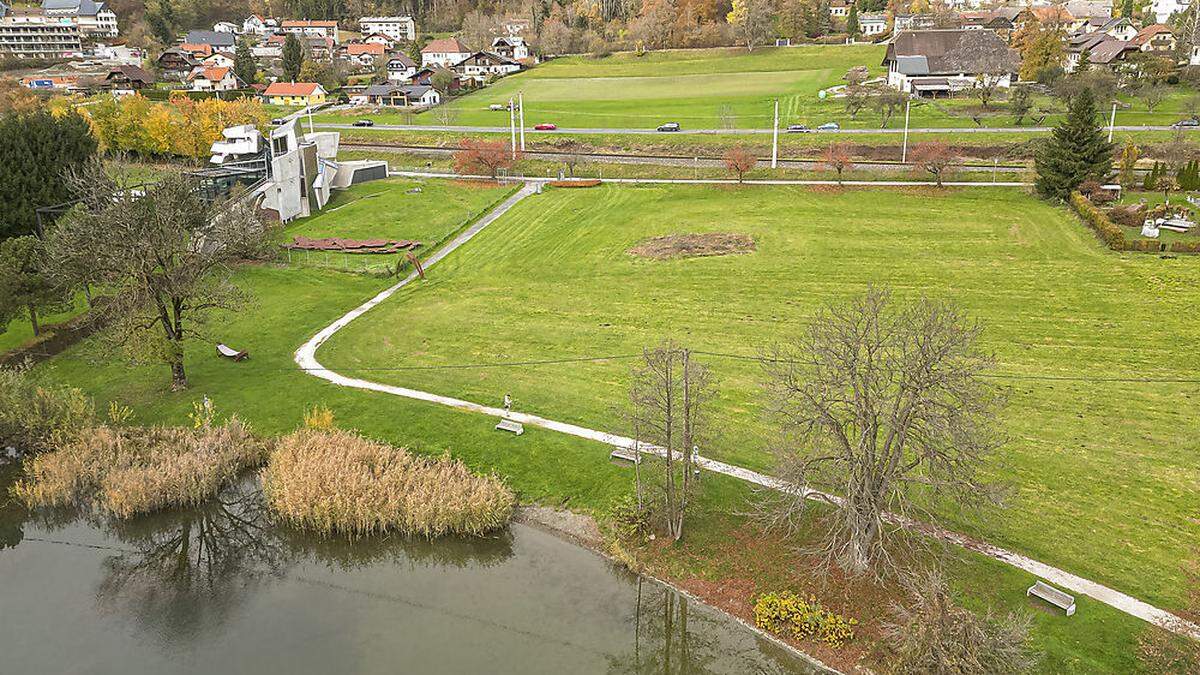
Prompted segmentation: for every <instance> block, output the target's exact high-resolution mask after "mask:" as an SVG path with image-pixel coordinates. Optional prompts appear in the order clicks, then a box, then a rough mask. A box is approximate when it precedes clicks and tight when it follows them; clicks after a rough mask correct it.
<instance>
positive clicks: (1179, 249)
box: [1171, 241, 1200, 253]
mask: <svg viewBox="0 0 1200 675" xmlns="http://www.w3.org/2000/svg"><path fill="white" fill-rule="evenodd" d="M1171 252H1172V253H1200V241H1176V242H1172V243H1171Z"/></svg>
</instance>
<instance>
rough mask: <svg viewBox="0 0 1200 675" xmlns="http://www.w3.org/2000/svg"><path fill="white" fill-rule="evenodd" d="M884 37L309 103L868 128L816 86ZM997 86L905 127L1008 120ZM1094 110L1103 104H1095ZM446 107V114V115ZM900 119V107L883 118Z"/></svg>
mask: <svg viewBox="0 0 1200 675" xmlns="http://www.w3.org/2000/svg"><path fill="white" fill-rule="evenodd" d="M884 52H885V48H884V47H883V46H882V45H849V46H848V45H802V46H797V47H787V48H775V47H765V48H759V49H755V50H754V51H752V52H748V51H746V50H745V49H742V48H720V49H689V50H672V51H665V52H647V53H645V54H643V55H641V56H638V55H637V54H634V53H630V52H626V53H620V54H614V55H612V56H609V57H606V58H602V59H597V58H592V57H590V56H575V57H567V58H560V59H553V60H551V61H548V62H546V63H543V64H540V65H538V66H536V67H534V68H532V69H530V70H527V71H525V72H523V73H519V74H516V75H512V76H509V77H506V78H504V79H501V80H499V81H498V82H496V83H494V84H492V85H490V86H488V87H486V88H483V89H481V90H479V91H475V92H471V93H469V94H466V95H464V96H462V97H459V98H457V99H455V100H453V101H452V102H450V103H449V104H448V108H449V109H450V110H451V111H453V112H452V113H445V112H442V111H440V112H434V113H423V114H418V115H412V114H408V113H402V112H375V113H373V114H364V111H363V110H353V109H351V110H347V111H342V112H340V113H339V112H332V113H324V114H318V115H316V117H315V118H316V119H317V120H318V121H321V122H342V123H348V122H349V121H351V120H354V119H359V118H361V117H369V118H371V119H373V120H375V121H376V122H377V123H386V124H410V123H411V124H444V123H446V122H449V123H451V124H459V125H466V126H508V112H507V111H504V110H501V111H493V110H490V109H489V106H490V105H492V104H506V103H507V102H508V101H509V99H510V98H512V99H515V98H516V97H517V95H518V93H522V92H523V93H524V96H525V124H526V125H527V126H529V127H532V126H533V125H534V124H538V123H541V122H553V123H555V124H557V125H559V126H560V127H573V128H586V127H594V128H605V127H608V128H621V129H645V128H653V127H656V126H658V125H659V124H661V123H663V122H668V121H674V122H679V123H680V124H681V125H683V126H684V127H685V128H692V129H717V128H724V127H727V126H732V127H734V128H739V129H745V128H760V129H761V128H768V127H770V126H771V120H772V112H773V111H772V106H773V102H774V100H775V99H779V103H780V122H781V124H784V125H787V124H808V125H809V126H816V125H818V124H822V123H824V122H829V121H836V122H838V123H839V124H841V126H842V127H843V128H858V129H871V128H878V127H880V126H881V125H882V124H884V118H883V117H882V116H881V115H880V114H878V113H876V112H873V111H872V110H871V108H870V107H869V106H868V107H867V108H866V109H865V110H863V111H861V112H860V113H858V114H857V115H855V116H851V115H849V114H848V113H847V112H846V110H845V104H844V101H843V100H842V99H840V98H837V97H833V96H829V97H827V98H824V99H822V98H820V96H819V92H821V91H822V90H825V89H828V88H829V87H833V86H835V85H840V84H845V80H844V79H843V76H844V75H845V74H846V71H847V70H849V69H850V68H852V67H854V66H860V65H861V66H867V67H868V68H869V69H870V72H871V74H872V76H880V75H883V74H884V73H883V68H882V67H881V61H882V60H883V55H884ZM1195 95H1196V92H1195V91H1194V90H1191V89H1188V88H1186V87H1182V86H1181V87H1176V88H1173V89H1172V91H1171V92H1170V94H1169V95H1168V97H1167V98H1166V99H1165V100H1164V101H1163V102H1162V103H1160V104H1159V105H1157V106H1156V107H1155V109H1154V110H1153V111H1148V110H1147V109H1146V108H1145V106H1144V104H1143V103H1142V102H1141V101H1140V100H1138V99H1135V98H1133V97H1131V96H1129V95H1127V94H1121V95H1120V96H1119V97H1118V98H1119V99H1120V100H1121V102H1122V107H1121V109H1120V110H1118V112H1117V124H1119V125H1142V124H1147V125H1166V124H1171V123H1173V122H1175V121H1177V120H1179V119H1180V118H1181V117H1186V116H1188V115H1186V114H1184V111H1185V110H1186V109H1188V108H1189V107H1192V108H1194V107H1195V105H1194V104H1192V103H1189V100H1190V99H1193V98H1194V97H1195ZM1004 98H1005V93H1004V92H1003V91H1001V92H1000V93H998V95H997V97H996V99H995V100H994V101H992V102H991V103H990V104H989V107H988V108H983V107H982V106H981V104H980V102H979V101H978V99H976V98H974V97H972V96H969V95H966V94H962V95H959V96H956V97H955V98H952V99H939V100H932V101H930V100H922V101H915V102H914V103H915V105H913V107H912V109H911V120H910V123H911V125H912V126H913V127H917V128H920V127H931V128H941V127H949V128H957V127H968V128H969V127H975V126H983V127H1009V126H1013V125H1014V119H1013V116H1012V114H1011V112H1010V111H1009V110H1008V108H1007V103H1006V102H1005V101H1004V100H1003V99H1004ZM1032 103H1033V112H1032V113H1031V114H1030V115H1029V116H1027V117H1026V120H1025V121H1024V124H1027V125H1028V124H1032V123H1033V121H1034V120H1035V119H1037V118H1039V117H1044V120H1043V124H1047V125H1050V124H1055V123H1056V122H1058V121H1059V120H1060V119H1061V118H1062V117H1063V113H1064V108H1063V106H1062V104H1061V102H1059V101H1057V100H1056V99H1053V98H1051V97H1050V96H1046V95H1037V96H1035V97H1034V99H1033V101H1032ZM1102 112H1103V113H1104V122H1105V123H1106V124H1107V122H1108V120H1109V111H1108V110H1103V111H1102ZM447 114H448V115H449V117H446V115H447ZM903 124H904V111H903V110H901V111H900V112H899V113H898V114H895V115H893V116H892V117H891V119H890V120H888V121H887V126H889V127H891V128H899V127H902V126H903Z"/></svg>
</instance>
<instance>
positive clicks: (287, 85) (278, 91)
mask: <svg viewBox="0 0 1200 675" xmlns="http://www.w3.org/2000/svg"><path fill="white" fill-rule="evenodd" d="M318 92H319V93H322V94H323V93H325V90H324V89H323V88H322V87H321V85H319V84H317V83H316V82H272V83H271V86H269V87H267V90H266V91H265V92H263V94H264V95H266V96H313V95H315V94H317V93H318Z"/></svg>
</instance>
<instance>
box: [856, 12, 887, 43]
mask: <svg viewBox="0 0 1200 675" xmlns="http://www.w3.org/2000/svg"><path fill="white" fill-rule="evenodd" d="M858 30H859V33H861V34H862V36H863V37H867V38H871V37H876V36H879V35H885V34H886V33H887V32H888V18H887V14H884V13H882V12H881V13H878V14H866V13H864V14H859V15H858Z"/></svg>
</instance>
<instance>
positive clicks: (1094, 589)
mask: <svg viewBox="0 0 1200 675" xmlns="http://www.w3.org/2000/svg"><path fill="white" fill-rule="evenodd" d="M536 191H537V183H535V182H528V183H526V184H525V186H524V187H523V188H521V190H520V191H518V192H517V193H516V194H514V195H512V196H511V197H509V198H508V199H507V200H505V201H504V203H502V204H501V205H500V206H498V207H497V208H496V209H495V210H494V211H492V212H491V213H489V214H487V215H486V216H484V217H483V218H481V219H480V220H479V222H477V223H475V224H474V225H472V226H471V227H470V228H469V229H467V231H465V232H463V233H462V234H460V235H459V236H458V237H456V238H455V239H454V240H453V241H451V242H450V243H449V244H447V245H446V246H445V247H443V248H441V249H439V250H438V251H437V252H436V253H434V254H433V255H432V256H431V257H430V258H429V259H428V260H427V261H426V262H425V264H424V267H425V269H426V270H428V269H429V268H430V267H433V265H434V264H435V263H437V262H438V261H439V260H441V259H443V258H445V257H446V255H448V254H449V253H450V252H452V251H454V250H455V249H457V248H458V247H459V246H462V245H463V244H465V243H466V242H467V241H469V240H470V239H471V238H472V237H474V236H475V235H476V234H478V233H479V232H480V231H481V230H483V228H485V227H487V226H488V225H489V224H491V223H492V222H494V221H495V220H496V219H497V218H499V217H500V216H501V215H503V214H504V213H506V212H507V211H508V210H509V209H511V208H512V207H513V206H514V205H516V204H517V202H519V201H521V200H522V199H524V198H526V197H528V196H529V195H531V194H534V193H535V192H536ZM416 279H417V274H416V273H415V272H414V273H412V274H410V275H409V276H408V277H406V278H405V279H404V280H403V281H400V282H399V283H397V284H395V285H394V286H392V287H390V288H388V289H387V290H385V291H383V292H381V293H379V294H378V295H376V296H375V297H373V298H371V299H370V300H368V301H366V302H365V303H363V304H362V305H360V306H358V307H356V308H354V309H352V310H350V311H349V312H348V313H347V314H346V315H345V316H343V317H341V318H340V319H338V320H337V321H334V322H333V323H332V324H330V325H329V326H327V327H325V328H324V329H322V330H321V331H320V332H319V333H317V334H316V335H314V336H313V337H312V338H311V339H310V340H309V341H308V342H305V343H304V344H303V345H301V346H300V348H299V349H297V350H296V354H295V361H296V363H297V364H298V365H299V366H300V368H301V369H302V370H304V371H305V372H307V373H309V374H310V375H314V376H316V377H319V378H321V379H323V380H327V381H329V382H332V383H333V384H336V385H338V386H341V387H349V388H353V389H361V390H366V391H377V392H381V393H385V394H391V395H393V396H401V397H404V398H410V399H414V400H418V401H426V402H429V403H436V404H438V405H444V406H449V407H451V408H455V409H457V410H462V411H466V412H471V413H476V414H481V415H487V416H489V417H493V418H508V419H511V420H515V421H517V422H520V423H521V424H527V425H529V426H533V427H539V428H542V429H548V430H550V431H555V432H558V433H563V434H568V435H571V436H575V437H577V438H584V439H587V440H591V441H597V442H599V443H602V444H604V445H607V446H611V447H618V448H623V449H627V450H631V451H633V452H636V453H646V454H653V455H658V456H665V454H666V451H665V449H663V448H660V447H657V446H652V445H647V444H643V443H639V442H637V441H635V440H634V439H632V438H628V437H626V436H621V435H618V434H612V433H609V432H605V431H599V430H596V429H590V428H587V427H583V426H579V425H577V424H571V423H569V422H561V421H558V420H552V419H549V418H545V417H540V416H538V415H532V414H529V413H521V412H513V411H509V410H504V409H503V408H496V407H494V406H486V405H482V404H479V403H474V402H471V401H465V400H462V399H456V398H451V397H449V396H442V395H440V394H434V393H431V392H427V391H421V390H418V389H408V388H406V387H397V386H393V385H388V384H383V383H380V382H372V381H370V380H361V379H357V378H352V377H348V376H346V375H341V374H339V373H336V372H334V371H332V370H329V369H328V368H325V367H324V366H322V365H321V364H320V362H319V361H317V358H316V352H317V349H318V348H320V346H321V345H322V344H323V343H324V342H325V341H326V340H328V339H329V338H331V337H333V335H334V333H337V332H338V331H339V330H341V329H342V328H345V327H346V326H347V325H349V324H350V322H351V321H353V320H355V319H357V318H358V317H360V316H362V315H363V314H366V313H367V312H368V311H370V310H371V309H373V308H374V307H376V306H377V305H379V304H380V303H382V302H383V301H384V300H387V299H388V298H389V297H391V296H392V295H393V294H395V293H396V291H398V290H400V289H401V288H403V287H405V286H407V285H408V284H410V283H412V282H413V281H415V280H416ZM696 462H697V465H698V466H700V467H701V468H703V469H706V470H708V471H713V472H716V473H721V474H725V475H728V476H733V477H735V478H738V479H740V480H743V481H746V482H748V483H751V484H753V485H758V486H762V487H765V488H768V489H772V490H779V491H783V492H790V493H794V494H798V495H801V496H804V497H805V498H809V499H813V500H818V501H821V502H825V503H830V502H833V503H837V502H838V501H840V499H839V497H837V496H836V495H831V494H826V493H821V492H817V491H815V490H811V489H809V488H807V487H804V486H802V485H796V484H793V483H787V482H784V481H782V480H780V479H778V478H775V477H773V476H768V475H766V474H761V473H758V472H755V471H751V470H749V469H746V468H743V467H740V466H735V465H732V464H726V463H724V462H719V461H716V460H713V459H709V458H707V457H699V458H698V459H697V460H696ZM884 518H885V519H886V520H887V521H889V522H892V523H896V524H899V525H902V526H904V527H907V528H911V529H915V530H917V531H920V532H923V533H925V534H926V535H929V536H932V537H937V538H940V539H943V540H945V541H949V542H951V543H954V544H957V545H959V546H962V547H964V548H967V549H970V550H973V551H976V552H978V553H981V554H982V555H985V556H988V557H989V558H992V559H994V560H998V561H1001V562H1003V563H1005V564H1008V565H1011V566H1013V567H1015V568H1017V569H1020V570H1023V571H1025V572H1027V573H1029V574H1032V575H1034V576H1036V577H1039V578H1042V579H1045V580H1047V581H1049V582H1050V583H1052V584H1055V585H1057V586H1061V587H1062V588H1065V589H1067V590H1069V591H1072V592H1075V593H1081V594H1083V595H1087V596H1089V597H1091V598H1094V599H1096V600H1098V601H1100V602H1103V603H1104V604H1106V605H1109V606H1110V607H1113V608H1115V609H1118V610H1120V611H1122V612H1125V613H1126V614H1129V615H1131V616H1135V617H1137V618H1139V619H1142V620H1144V621H1148V622H1151V623H1155V624H1158V625H1161V626H1163V627H1164V628H1166V629H1167V630H1170V631H1173V632H1175V633H1177V634H1179V635H1186V636H1190V637H1192V638H1195V639H1200V626H1197V625H1196V624H1195V623H1192V622H1190V621H1187V620H1185V619H1182V618H1180V617H1178V616H1176V615H1174V614H1172V613H1170V612H1168V611H1166V610H1164V609H1159V608H1158V607H1155V606H1153V605H1151V604H1149V603H1146V602H1143V601H1141V600H1138V599H1137V598H1134V597H1132V596H1129V595H1126V594H1124V593H1121V592H1120V591H1117V590H1114V589H1112V588H1109V587H1107V586H1104V585H1102V584H1099V583H1096V582H1094V581H1092V580H1090V579H1084V578H1083V577H1079V576H1076V575H1074V574H1071V573H1070V572H1067V571H1065V570H1062V569H1059V568H1057V567H1052V566H1050V565H1047V564H1045V563H1043V562H1039V561H1037V560H1034V559H1032V558H1028V557H1026V556H1023V555H1020V554H1018V553H1014V552H1012V551H1008V550H1005V549H1002V548H1000V547H998V546H993V545H991V544H988V543H987V542H981V541H978V540H975V539H972V538H970V537H967V536H965V535H962V534H958V533H956V532H951V531H949V530H944V529H941V528H937V527H933V526H930V525H927V524H924V523H919V522H916V521H913V520H910V519H908V518H905V517H904V516H899V515H896V514H891V513H888V514H885V516H884Z"/></svg>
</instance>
